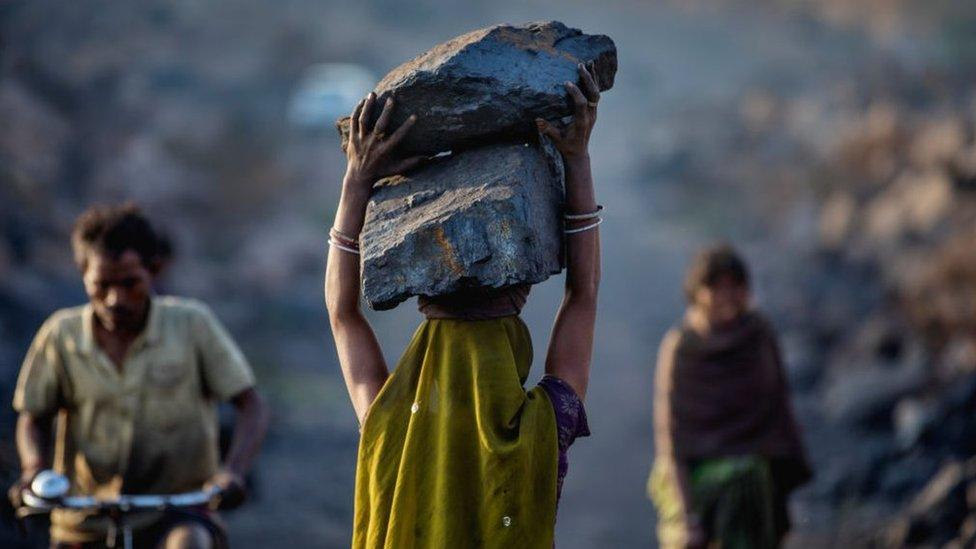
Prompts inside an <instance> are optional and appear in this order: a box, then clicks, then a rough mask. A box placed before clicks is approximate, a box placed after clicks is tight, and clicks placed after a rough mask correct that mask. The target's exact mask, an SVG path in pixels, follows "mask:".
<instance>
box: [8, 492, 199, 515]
mask: <svg viewBox="0 0 976 549" xmlns="http://www.w3.org/2000/svg"><path fill="white" fill-rule="evenodd" d="M217 493H218V490H217V489H216V488H211V489H209V490H199V491H196V492H186V493H183V494H163V495H135V494H134V495H120V496H116V497H114V498H96V497H93V496H63V497H60V498H55V499H45V498H42V497H39V496H37V495H35V494H34V493H33V492H31V491H30V490H24V494H23V497H24V505H25V506H27V507H30V508H32V509H35V510H38V511H45V510H48V511H49V510H51V509H56V508H60V509H75V510H108V509H118V510H120V511H123V512H124V511H140V510H161V509H167V508H172V507H195V506H198V505H205V504H207V503H210V501H211V500H212V499H213V498H214V496H216V495H217Z"/></svg>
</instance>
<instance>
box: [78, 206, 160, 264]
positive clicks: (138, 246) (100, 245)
mask: <svg viewBox="0 0 976 549" xmlns="http://www.w3.org/2000/svg"><path fill="white" fill-rule="evenodd" d="M71 247H72V249H73V250H74V256H75V263H76V264H77V265H78V268H79V269H81V270H82V271H84V270H85V266H86V262H87V259H88V254H89V253H90V252H95V253H104V254H108V255H109V256H110V257H113V258H117V257H119V256H121V255H122V254H123V253H125V252H126V251H128V250H132V251H134V252H136V253H137V254H139V258H140V260H141V261H142V264H143V265H145V266H146V267H147V268H149V269H150V270H153V271H155V270H156V268H157V267H158V266H159V263H160V262H161V261H165V260H166V259H168V255H169V253H170V244H169V241H168V239H166V238H165V237H163V236H162V235H161V234H159V233H158V232H157V231H156V230H155V229H154V228H153V226H152V224H151V223H150V222H149V219H147V218H146V216H145V215H144V214H143V213H142V210H140V209H139V207H138V206H136V205H135V204H132V203H128V204H123V205H120V206H108V205H99V206H92V207H91V208H88V209H87V210H86V211H85V212H84V213H82V214H81V215H80V216H78V220H77V221H75V226H74V229H73V230H72V231H71Z"/></svg>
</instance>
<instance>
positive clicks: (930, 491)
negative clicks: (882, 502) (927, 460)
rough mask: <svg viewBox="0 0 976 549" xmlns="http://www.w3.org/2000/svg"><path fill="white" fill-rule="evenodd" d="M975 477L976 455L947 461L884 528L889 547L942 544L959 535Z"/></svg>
mask: <svg viewBox="0 0 976 549" xmlns="http://www.w3.org/2000/svg"><path fill="white" fill-rule="evenodd" d="M974 481H976V459H971V460H969V461H967V462H960V461H952V462H950V463H948V464H946V465H945V466H944V467H943V468H942V469H941V470H940V471H939V473H938V474H936V475H935V477H933V478H932V480H931V481H929V483H928V484H927V485H926V486H925V488H924V489H922V491H921V492H920V493H919V494H918V495H917V496H916V497H915V499H914V500H913V501H912V502H911V504H910V505H909V506H908V509H907V510H906V512H905V513H904V514H903V515H902V516H901V517H900V518H899V519H897V520H895V521H894V522H893V523H892V525H891V526H889V528H888V529H887V530H886V531H885V532H884V535H883V538H884V541H883V545H884V546H886V547H912V546H917V545H920V544H922V543H923V542H924V544H925V545H926V546H931V547H941V546H943V544H946V543H949V542H950V541H952V540H953V539H954V538H956V537H957V535H958V532H959V529H960V526H961V525H962V524H963V522H964V521H965V520H966V518H967V514H968V504H967V498H968V492H969V491H970V487H971V486H972V485H973V482H974Z"/></svg>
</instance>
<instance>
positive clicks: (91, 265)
mask: <svg viewBox="0 0 976 549" xmlns="http://www.w3.org/2000/svg"><path fill="white" fill-rule="evenodd" d="M83 278H84V282H85V291H86V292H87V293H88V299H89V300H90V301H91V304H92V306H93V307H94V310H95V315H96V316H97V317H98V320H99V322H100V323H101V324H102V326H104V327H105V328H106V329H107V330H109V331H115V330H139V329H141V328H142V326H143V323H144V322H145V319H146V312H147V310H148V308H149V294H150V292H151V289H152V278H153V277H152V273H151V272H150V270H149V269H148V268H146V266H145V265H143V263H142V260H141V259H140V257H139V254H138V253H136V252H135V251H133V250H126V251H125V252H123V253H122V254H121V255H119V256H118V257H112V256H111V255H109V254H104V253H98V252H89V253H88V260H87V261H86V265H85V272H84V275H83Z"/></svg>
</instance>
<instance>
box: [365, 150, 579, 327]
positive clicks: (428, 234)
mask: <svg viewBox="0 0 976 549" xmlns="http://www.w3.org/2000/svg"><path fill="white" fill-rule="evenodd" d="M537 143H541V144H536V143H527V144H515V145H512V144H496V145H487V146H484V147H479V148H477V149H471V150H469V151H465V152H462V153H459V154H457V155H453V156H451V157H450V158H448V159H446V160H443V161H440V162H438V163H436V164H433V165H431V166H428V167H427V168H425V169H423V170H420V171H418V172H416V173H414V174H412V175H409V176H396V177H393V178H388V179H386V180H383V181H381V182H380V183H379V184H378V187H377V189H376V191H375V192H374V194H373V197H372V199H371V200H370V203H369V206H368V208H367V212H366V224H365V226H364V228H363V231H362V233H361V235H360V246H361V251H362V256H361V259H362V282H363V296H364V297H365V298H366V301H367V302H368V303H369V305H370V306H371V307H372V308H374V309H377V310H383V309H391V308H393V307H395V306H396V305H397V304H398V303H400V302H401V301H403V300H405V299H407V298H409V297H411V296H415V295H427V296H437V295H443V294H448V293H453V292H455V291H459V290H462V289H466V288H472V287H491V288H501V287H504V286H509V285H512V284H518V283H528V284H535V283H538V282H542V281H543V280H545V279H547V278H548V277H549V276H550V275H552V274H556V273H558V272H559V271H560V270H561V269H562V265H563V255H562V238H561V237H562V234H561V229H562V218H561V205H562V199H563V178H564V172H563V166H562V159H561V158H560V156H559V154H558V152H556V151H555V149H554V148H553V147H552V145H551V144H550V143H548V141H546V140H544V139H543V138H541V137H540V138H538V141H537Z"/></svg>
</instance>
